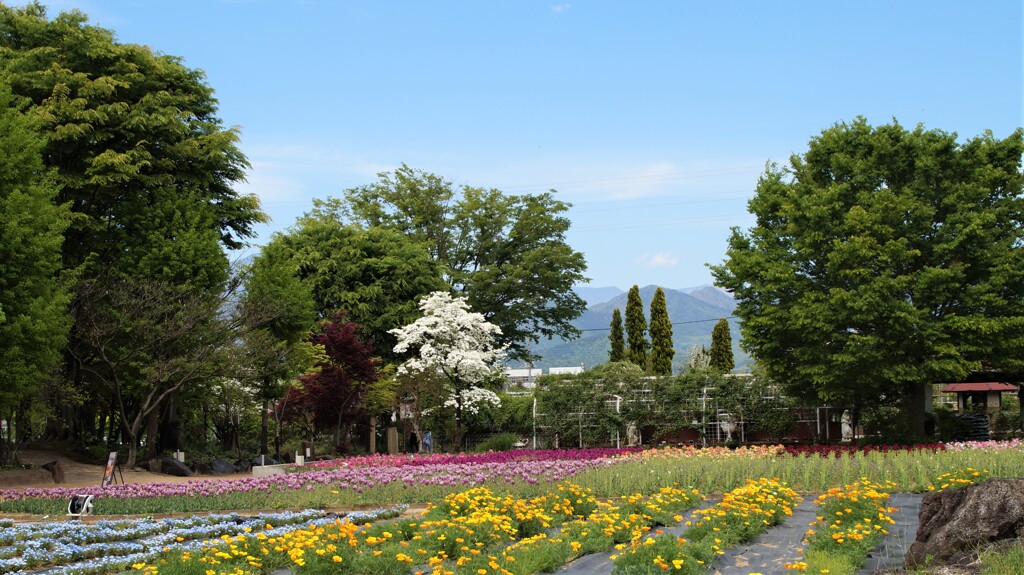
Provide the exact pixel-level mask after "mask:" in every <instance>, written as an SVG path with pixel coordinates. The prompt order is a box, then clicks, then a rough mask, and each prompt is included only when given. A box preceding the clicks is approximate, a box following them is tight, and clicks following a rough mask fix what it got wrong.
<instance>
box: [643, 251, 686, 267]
mask: <svg viewBox="0 0 1024 575" xmlns="http://www.w3.org/2000/svg"><path fill="white" fill-rule="evenodd" d="M633 263H636V264H640V265H642V266H644V267H648V268H674V267H676V266H678V265H679V258H678V257H676V256H675V254H673V253H671V252H660V253H656V254H642V255H640V256H638V257H637V258H636V259H634V260H633Z"/></svg>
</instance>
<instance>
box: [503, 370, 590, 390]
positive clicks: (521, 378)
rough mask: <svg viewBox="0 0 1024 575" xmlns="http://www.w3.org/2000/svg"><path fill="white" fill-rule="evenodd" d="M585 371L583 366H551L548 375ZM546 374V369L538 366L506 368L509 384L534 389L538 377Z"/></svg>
mask: <svg viewBox="0 0 1024 575" xmlns="http://www.w3.org/2000/svg"><path fill="white" fill-rule="evenodd" d="M577 373H583V366H582V365H580V366H576V367H549V368H548V375H562V374H577ZM542 375H544V370H543V369H540V368H536V367H529V368H519V369H512V368H505V377H507V378H508V386H509V387H510V388H512V387H523V388H527V389H533V387H534V386H535V385H536V383H537V378H538V377H540V376H542Z"/></svg>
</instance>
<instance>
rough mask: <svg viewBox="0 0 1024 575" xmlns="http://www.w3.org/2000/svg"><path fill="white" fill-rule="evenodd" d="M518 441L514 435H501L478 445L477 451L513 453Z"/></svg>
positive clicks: (489, 438) (493, 436)
mask: <svg viewBox="0 0 1024 575" xmlns="http://www.w3.org/2000/svg"><path fill="white" fill-rule="evenodd" d="M518 440H519V438H517V437H516V436H515V434H513V433H499V434H497V435H492V436H491V437H488V438H487V439H486V440H484V441H482V442H481V443H479V444H477V446H476V451H511V450H513V449H515V448H516V441H518Z"/></svg>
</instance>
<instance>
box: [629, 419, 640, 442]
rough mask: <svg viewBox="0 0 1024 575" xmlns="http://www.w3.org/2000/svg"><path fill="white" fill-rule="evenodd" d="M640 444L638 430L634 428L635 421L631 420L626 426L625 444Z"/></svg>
mask: <svg viewBox="0 0 1024 575" xmlns="http://www.w3.org/2000/svg"><path fill="white" fill-rule="evenodd" d="M639 445H640V432H639V431H637V429H636V423H633V422H632V421H630V422H629V425H627V426H626V446H627V447H637V446H639Z"/></svg>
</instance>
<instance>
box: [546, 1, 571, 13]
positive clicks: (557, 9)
mask: <svg viewBox="0 0 1024 575" xmlns="http://www.w3.org/2000/svg"><path fill="white" fill-rule="evenodd" d="M571 6H572V4H569V3H564V4H554V5H552V6H551V11H552V12H554V13H555V14H561V13H562V12H565V11H566V10H568V9H569V8H570V7H571Z"/></svg>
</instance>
